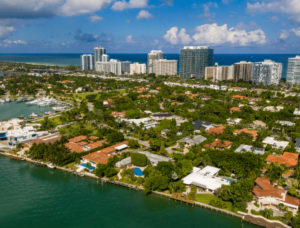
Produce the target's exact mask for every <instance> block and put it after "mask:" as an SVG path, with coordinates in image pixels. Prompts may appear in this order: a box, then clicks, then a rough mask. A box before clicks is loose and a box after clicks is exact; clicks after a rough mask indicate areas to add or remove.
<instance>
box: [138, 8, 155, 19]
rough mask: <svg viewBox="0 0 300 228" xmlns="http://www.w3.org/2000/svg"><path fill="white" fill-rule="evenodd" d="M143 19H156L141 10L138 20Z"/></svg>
mask: <svg viewBox="0 0 300 228" xmlns="http://www.w3.org/2000/svg"><path fill="white" fill-rule="evenodd" d="M143 18H146V19H149V18H154V16H153V15H152V14H150V13H149V12H148V11H146V10H141V11H140V12H139V14H138V15H137V17H136V19H138V20H140V19H143Z"/></svg>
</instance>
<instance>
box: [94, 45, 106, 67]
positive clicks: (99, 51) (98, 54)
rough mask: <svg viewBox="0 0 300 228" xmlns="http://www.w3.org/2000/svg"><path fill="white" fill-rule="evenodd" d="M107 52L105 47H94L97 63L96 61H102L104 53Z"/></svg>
mask: <svg viewBox="0 0 300 228" xmlns="http://www.w3.org/2000/svg"><path fill="white" fill-rule="evenodd" d="M104 54H106V49H105V48H104V47H95V48H94V59H95V65H96V62H102V55H104Z"/></svg>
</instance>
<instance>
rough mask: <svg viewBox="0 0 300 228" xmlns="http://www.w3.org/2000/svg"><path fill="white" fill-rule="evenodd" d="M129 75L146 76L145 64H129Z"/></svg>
mask: <svg viewBox="0 0 300 228" xmlns="http://www.w3.org/2000/svg"><path fill="white" fill-rule="evenodd" d="M130 74H131V75H132V74H146V64H139V63H133V64H130Z"/></svg>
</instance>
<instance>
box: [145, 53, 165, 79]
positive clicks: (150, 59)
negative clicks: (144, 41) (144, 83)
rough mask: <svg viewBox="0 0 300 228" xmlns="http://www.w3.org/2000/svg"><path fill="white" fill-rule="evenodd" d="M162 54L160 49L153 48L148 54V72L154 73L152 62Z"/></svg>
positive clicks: (161, 56)
mask: <svg viewBox="0 0 300 228" xmlns="http://www.w3.org/2000/svg"><path fill="white" fill-rule="evenodd" d="M163 56H164V54H163V52H162V51H161V50H153V51H151V52H150V53H149V54H148V73H149V74H150V73H154V72H153V62H154V61H155V60H159V59H162V58H163Z"/></svg>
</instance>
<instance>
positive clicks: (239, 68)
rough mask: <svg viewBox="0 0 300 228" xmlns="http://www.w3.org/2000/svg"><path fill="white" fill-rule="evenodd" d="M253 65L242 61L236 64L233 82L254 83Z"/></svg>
mask: <svg viewBox="0 0 300 228" xmlns="http://www.w3.org/2000/svg"><path fill="white" fill-rule="evenodd" d="M252 71H253V63H252V62H245V61H241V62H239V63H235V64H234V77H233V81H234V82H235V83H237V82H238V81H239V80H243V81H245V82H249V81H252Z"/></svg>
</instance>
